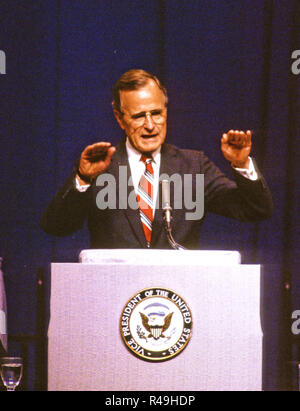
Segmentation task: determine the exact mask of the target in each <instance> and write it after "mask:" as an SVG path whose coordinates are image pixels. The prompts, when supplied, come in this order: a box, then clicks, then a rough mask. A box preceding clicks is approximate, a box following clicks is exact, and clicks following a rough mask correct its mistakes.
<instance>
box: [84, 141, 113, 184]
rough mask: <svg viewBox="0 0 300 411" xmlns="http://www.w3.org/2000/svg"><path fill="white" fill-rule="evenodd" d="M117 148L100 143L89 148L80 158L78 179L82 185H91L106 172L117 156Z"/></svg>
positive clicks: (109, 144)
mask: <svg viewBox="0 0 300 411" xmlns="http://www.w3.org/2000/svg"><path fill="white" fill-rule="evenodd" d="M115 151H116V148H115V147H113V146H112V145H111V143H106V142H99V143H95V144H92V145H90V146H87V147H86V148H85V149H84V150H83V152H82V153H81V156H80V162H79V166H78V171H79V173H78V174H77V178H78V179H79V182H80V184H81V185H83V184H87V183H90V182H91V181H92V180H93V179H95V178H96V177H97V176H98V175H99V174H102V173H104V172H105V171H106V169H107V167H108V166H109V164H110V162H111V158H112V156H113V155H114V154H115Z"/></svg>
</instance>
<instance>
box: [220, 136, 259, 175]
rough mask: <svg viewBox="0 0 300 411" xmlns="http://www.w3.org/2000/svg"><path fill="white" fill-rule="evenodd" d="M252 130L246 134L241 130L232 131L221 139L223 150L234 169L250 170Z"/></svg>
mask: <svg viewBox="0 0 300 411" xmlns="http://www.w3.org/2000/svg"><path fill="white" fill-rule="evenodd" d="M251 136H252V133H251V131H250V130H247V131H246V132H244V131H240V130H230V131H228V132H227V133H224V134H223V136H222V138H221V150H222V153H223V155H224V157H225V158H226V160H228V161H230V162H231V164H232V166H233V167H239V168H248V166H249V154H250V151H251V144H252V142H251Z"/></svg>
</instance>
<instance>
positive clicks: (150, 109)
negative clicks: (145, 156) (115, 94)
mask: <svg viewBox="0 0 300 411" xmlns="http://www.w3.org/2000/svg"><path fill="white" fill-rule="evenodd" d="M120 101H121V111H122V113H123V114H121V113H119V112H118V111H116V110H114V114H115V117H116V119H117V121H118V123H119V125H120V127H121V128H122V129H123V130H124V131H125V133H126V136H127V137H128V138H129V141H130V142H131V144H132V146H133V147H135V148H136V149H137V150H138V151H139V152H141V153H152V152H153V151H155V150H156V149H157V148H158V147H159V146H160V145H161V144H162V143H163V142H164V141H165V138H166V132H167V109H166V97H165V95H164V93H163V92H162V91H161V90H160V88H159V87H158V86H157V84H156V83H155V82H154V81H153V80H149V82H148V83H147V84H146V85H145V86H144V87H142V88H140V89H138V90H128V91H127V90H126V91H121V92H120Z"/></svg>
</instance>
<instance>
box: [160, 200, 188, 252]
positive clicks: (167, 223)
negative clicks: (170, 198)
mask: <svg viewBox="0 0 300 411" xmlns="http://www.w3.org/2000/svg"><path fill="white" fill-rule="evenodd" d="M163 211H164V223H165V224H164V225H165V230H166V234H167V238H168V242H169V244H170V246H171V247H172V248H173V249H174V250H186V248H184V247H183V246H182V245H180V244H178V243H176V241H175V240H174V237H173V235H172V228H171V220H172V215H171V213H172V207H171V206H170V205H169V204H166V205H165V207H164V209H163Z"/></svg>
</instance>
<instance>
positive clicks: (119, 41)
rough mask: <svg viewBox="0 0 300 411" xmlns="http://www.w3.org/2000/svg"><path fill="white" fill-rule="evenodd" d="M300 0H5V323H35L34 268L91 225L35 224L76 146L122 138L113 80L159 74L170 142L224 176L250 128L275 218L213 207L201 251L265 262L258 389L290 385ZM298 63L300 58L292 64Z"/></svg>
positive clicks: (0, 34)
mask: <svg viewBox="0 0 300 411" xmlns="http://www.w3.org/2000/svg"><path fill="white" fill-rule="evenodd" d="M297 49H298V50H299V49H300V2H299V0H241V1H236V0H188V1H185V2H183V1H176V0H145V1H140V0H110V1H109V0H84V1H83V0H82V1H81V0H34V1H30V0H27V1H26V0H10V1H0V50H3V51H4V52H5V54H6V74H5V75H0V101H1V110H0V119H1V120H0V135H1V154H0V155H1V161H0V176H1V177H0V193H1V214H0V215H1V217H0V237H1V238H0V256H1V257H3V258H4V263H5V266H4V271H5V281H6V288H7V300H8V328H9V333H11V334H34V333H35V332H36V318H35V317H36V314H35V312H36V305H37V301H36V293H35V291H36V272H37V270H38V267H45V268H46V269H47V272H48V273H49V264H50V262H51V261H59V262H64V261H77V257H78V253H79V251H80V250H81V249H83V248H88V235H87V231H86V229H84V230H82V231H80V232H78V233H75V234H74V235H72V236H70V237H67V238H64V239H56V238H51V237H49V236H47V235H46V234H44V233H43V232H42V231H41V230H40V229H39V219H40V216H41V213H42V211H43V210H44V208H45V207H46V205H47V203H48V201H49V200H50V198H51V197H52V195H53V194H54V193H55V191H56V190H57V189H58V188H59V186H60V185H61V184H62V182H63V181H64V179H65V178H67V177H68V175H69V173H70V171H71V169H72V165H73V163H74V161H75V159H77V157H78V156H79V154H80V152H81V150H82V149H83V148H84V147H85V146H86V145H87V144H90V143H93V142H95V141H99V140H107V141H111V142H112V143H113V144H115V143H117V142H118V141H119V139H120V136H121V132H120V130H119V128H118V126H117V124H116V122H115V120H114V118H113V115H112V110H111V100H112V93H111V92H112V85H113V83H114V82H115V80H116V79H117V78H118V77H119V76H120V75H121V74H122V73H123V72H124V71H126V70H128V69H130V68H144V69H146V70H148V71H150V72H154V73H155V74H157V75H158V77H160V78H161V79H162V80H163V81H164V82H165V84H166V86H167V89H168V93H169V101H170V104H169V123H168V136H167V138H168V141H169V142H171V143H173V144H176V145H178V146H180V147H183V148H194V149H203V150H204V151H205V152H206V153H207V155H208V156H209V157H210V158H211V159H212V160H214V161H215V163H216V164H217V165H218V166H219V167H220V168H222V169H223V170H224V171H225V172H226V173H228V174H229V175H230V172H231V171H230V166H229V165H228V164H227V162H226V161H225V160H224V159H223V158H222V154H221V153H220V148H219V146H220V142H219V141H220V137H221V135H222V133H223V132H224V131H227V130H229V129H231V128H234V129H237V128H241V129H252V130H253V132H254V139H253V154H254V156H255V157H256V160H257V163H258V165H259V167H260V168H261V170H262V171H263V174H264V176H265V177H266V179H267V181H268V183H269V186H270V188H271V191H272V193H273V197H274V204H275V212H274V216H273V217H272V219H271V220H269V221H265V222H262V223H259V224H244V223H239V222H235V221H231V220H226V219H224V218H221V217H218V216H209V217H208V218H207V220H206V223H205V224H204V226H203V229H202V234H201V238H200V239H199V247H200V248H202V249H229V250H239V251H241V253H242V256H243V262H245V263H259V264H264V265H265V273H264V281H263V284H262V292H263V294H264V306H263V307H262V319H263V326H264V331H265V350H264V374H263V376H264V389H266V390H272V389H295V388H296V386H297V381H296V371H295V366H294V365H295V363H296V361H297V360H300V352H298V341H297V339H296V338H294V337H293V336H292V335H291V332H290V328H291V313H292V312H293V310H297V309H300V298H299V289H300V275H299V273H298V263H299V252H298V250H299V247H300V230H299V223H298V215H299V211H300V210H299V200H298V201H297V199H298V198H299V194H300V182H299V181H300V180H299V178H297V176H298V174H299V172H300V161H299V160H300V140H299V137H300V133H299V125H300V120H299V118H300V116H299V113H300V110H299V108H300V107H299V106H300V97H299V91H300V74H299V75H296V74H293V73H292V70H291V65H292V63H293V60H292V58H291V55H292V52H293V51H294V50H297ZM299 66H300V65H299Z"/></svg>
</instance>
